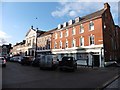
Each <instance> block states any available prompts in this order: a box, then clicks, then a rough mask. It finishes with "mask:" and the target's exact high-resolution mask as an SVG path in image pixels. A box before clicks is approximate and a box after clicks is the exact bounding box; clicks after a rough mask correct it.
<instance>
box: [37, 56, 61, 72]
mask: <svg viewBox="0 0 120 90" xmlns="http://www.w3.org/2000/svg"><path fill="white" fill-rule="evenodd" d="M39 65H40V69H46V68H47V69H48V68H49V69H53V70H55V69H57V67H58V65H59V60H58V58H57V55H53V54H48V55H41V59H40V62H39Z"/></svg>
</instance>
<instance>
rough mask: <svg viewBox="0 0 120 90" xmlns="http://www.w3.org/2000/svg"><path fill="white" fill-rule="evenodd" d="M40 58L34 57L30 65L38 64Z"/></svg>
mask: <svg viewBox="0 0 120 90" xmlns="http://www.w3.org/2000/svg"><path fill="white" fill-rule="evenodd" d="M39 62H40V58H34V59H33V61H32V66H39Z"/></svg>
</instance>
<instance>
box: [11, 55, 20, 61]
mask: <svg viewBox="0 0 120 90" xmlns="http://www.w3.org/2000/svg"><path fill="white" fill-rule="evenodd" d="M21 59H22V56H13V57H11V58H10V60H9V61H11V62H21Z"/></svg>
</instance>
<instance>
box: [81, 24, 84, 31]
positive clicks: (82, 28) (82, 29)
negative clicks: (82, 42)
mask: <svg viewBox="0 0 120 90" xmlns="http://www.w3.org/2000/svg"><path fill="white" fill-rule="evenodd" d="M83 32H84V27H83V25H82V24H81V25H80V33H83Z"/></svg>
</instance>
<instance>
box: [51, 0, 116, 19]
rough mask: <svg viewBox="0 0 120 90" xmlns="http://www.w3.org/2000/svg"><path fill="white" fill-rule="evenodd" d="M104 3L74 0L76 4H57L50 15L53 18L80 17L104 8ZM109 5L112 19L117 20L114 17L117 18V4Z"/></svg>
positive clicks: (111, 3)
mask: <svg viewBox="0 0 120 90" xmlns="http://www.w3.org/2000/svg"><path fill="white" fill-rule="evenodd" d="M61 1H62V0H61ZM100 1H103V0H100ZM104 2H105V1H104ZM104 2H97V1H96V2H81V0H76V2H59V6H58V7H56V9H55V10H54V11H53V12H52V13H51V15H52V16H53V17H65V16H69V17H72V18H75V17H77V16H80V17H82V16H85V15H87V14H90V13H92V12H95V11H97V10H100V9H102V8H104ZM109 4H110V6H111V11H112V15H113V18H114V19H116V18H118V17H116V16H118V7H117V6H118V2H109Z"/></svg>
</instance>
